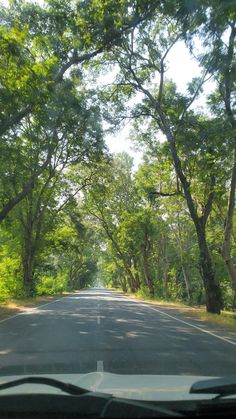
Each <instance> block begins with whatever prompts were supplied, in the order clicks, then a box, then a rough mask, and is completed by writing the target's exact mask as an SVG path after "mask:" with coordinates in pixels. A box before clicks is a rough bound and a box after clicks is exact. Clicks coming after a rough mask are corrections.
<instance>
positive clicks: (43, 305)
mask: <svg viewBox="0 0 236 419" xmlns="http://www.w3.org/2000/svg"><path fill="white" fill-rule="evenodd" d="M63 298H66V297H61V298H58V299H57V300H53V301H50V302H49V303H45V304H40V305H39V306H37V307H31V310H33V311H34V310H37V309H38V308H41V307H46V306H48V305H49V304H53V303H57V302H58V301H61V300H62V299H63ZM25 313H27V311H22V312H21V313H18V314H14V316H10V317H6V319H2V320H0V323H4V322H6V321H7V320H11V319H14V318H15V317H18V316H22V315H23V314H25Z"/></svg>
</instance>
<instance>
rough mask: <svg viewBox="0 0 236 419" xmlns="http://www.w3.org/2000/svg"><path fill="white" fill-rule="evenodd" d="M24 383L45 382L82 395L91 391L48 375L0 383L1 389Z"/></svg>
mask: <svg viewBox="0 0 236 419" xmlns="http://www.w3.org/2000/svg"><path fill="white" fill-rule="evenodd" d="M22 384H44V385H47V386H50V387H54V388H58V389H59V390H62V391H64V392H65V393H68V394H73V395H81V394H86V393H90V390H86V389H85V388H83V387H79V386H75V385H73V384H70V383H63V381H59V380H56V379H54V378H48V377H25V378H19V379H17V380H12V381H9V382H8V383H4V384H0V391H1V390H5V389H7V388H11V387H16V386H20V385H22Z"/></svg>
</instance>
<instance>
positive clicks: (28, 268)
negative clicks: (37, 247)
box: [23, 231, 34, 297]
mask: <svg viewBox="0 0 236 419" xmlns="http://www.w3.org/2000/svg"><path fill="white" fill-rule="evenodd" d="M29 233H30V234H27V236H26V237H25V248H24V255H23V280H24V289H25V293H26V295H27V297H32V296H33V295H34V278H33V256H34V255H33V245H32V234H31V233H32V232H31V231H30V232H29Z"/></svg>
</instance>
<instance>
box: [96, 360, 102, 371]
mask: <svg viewBox="0 0 236 419" xmlns="http://www.w3.org/2000/svg"><path fill="white" fill-rule="evenodd" d="M103 371H104V368H103V361H97V372H103Z"/></svg>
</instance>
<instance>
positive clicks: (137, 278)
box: [133, 257, 140, 290]
mask: <svg viewBox="0 0 236 419" xmlns="http://www.w3.org/2000/svg"><path fill="white" fill-rule="evenodd" d="M133 266H134V269H135V274H134V279H135V288H136V290H138V289H139V288H140V278H139V272H138V266H137V262H136V257H133Z"/></svg>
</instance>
